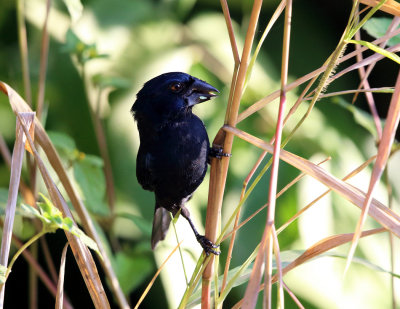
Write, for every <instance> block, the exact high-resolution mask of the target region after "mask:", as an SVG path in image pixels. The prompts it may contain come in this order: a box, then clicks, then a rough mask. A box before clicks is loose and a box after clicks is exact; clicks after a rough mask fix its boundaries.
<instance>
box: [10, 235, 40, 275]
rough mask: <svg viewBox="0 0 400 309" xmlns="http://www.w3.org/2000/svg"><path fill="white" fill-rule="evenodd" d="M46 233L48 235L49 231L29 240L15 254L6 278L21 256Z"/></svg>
mask: <svg viewBox="0 0 400 309" xmlns="http://www.w3.org/2000/svg"><path fill="white" fill-rule="evenodd" d="M46 233H47V231H46V230H45V229H43V230H42V231H41V232H39V233H38V234H36V235H34V236H33V237H32V238H31V239H29V240H28V241H27V242H26V243H25V244H23V246H22V247H21V248H19V250H18V251H17V253H15V255H14V256H13V258H12V260H11V262H10V264H9V265H8V267H7V272H6V278H8V275H9V274H10V272H11V268H12V267H13V265H14V263H15V261H16V260H17V258H18V257H19V256H20V255H21V253H22V252H23V251H24V250H25V249H26V248H28V247H29V246H30V245H31V244H33V243H34V242H35V241H36V240H38V239H39V238H40V237H42V236H43V235H44V234H46Z"/></svg>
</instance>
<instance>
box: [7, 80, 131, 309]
mask: <svg viewBox="0 0 400 309" xmlns="http://www.w3.org/2000/svg"><path fill="white" fill-rule="evenodd" d="M0 90H1V91H3V92H4V93H5V94H7V95H8V97H9V100H10V105H11V108H12V109H13V111H14V113H15V114H17V113H18V112H31V111H32V110H31V108H30V107H29V106H28V105H27V104H26V103H25V101H24V100H23V99H22V98H21V97H20V96H19V95H18V93H16V92H15V91H14V90H13V89H12V88H11V87H10V86H8V85H7V84H6V83H3V82H0ZM35 138H36V140H37V141H38V143H39V145H40V146H41V147H42V149H43V151H44V152H45V154H46V156H47V158H48V160H49V162H50V164H51V166H52V167H53V169H54V171H55V172H56V173H57V176H58V177H59V179H60V181H61V183H62V185H63V187H64V188H65V191H66V192H67V194H68V196H69V198H70V200H71V203H72V205H73V206H74V209H75V211H76V212H77V214H78V216H79V218H80V220H81V223H82V225H83V228H84V230H85V232H86V233H87V234H88V235H89V236H90V237H91V238H93V239H94V240H95V242H96V243H97V246H98V247H99V250H100V253H101V255H102V256H103V259H101V260H100V263H101V265H102V266H103V269H104V271H105V273H106V275H107V277H108V279H109V282H110V285H111V288H112V290H113V294H114V296H115V297H116V300H117V302H118V304H119V305H120V307H121V308H124V309H128V308H129V305H128V302H127V301H126V298H125V295H124V293H123V292H122V289H121V287H120V285H119V282H118V279H117V277H116V275H115V273H114V270H113V269H112V266H111V261H110V259H109V257H108V256H107V252H106V251H105V249H104V246H103V244H102V242H101V239H100V236H99V235H98V233H97V232H96V229H95V228H94V224H93V222H92V220H91V218H90V216H89V213H88V212H87V210H86V208H85V206H84V205H83V203H82V200H81V199H80V198H79V197H78V195H77V193H76V190H75V189H74V187H73V186H72V183H71V181H70V179H69V177H68V175H67V172H66V170H65V169H64V167H63V165H62V163H61V160H60V157H59V156H58V154H57V151H56V149H55V148H54V146H53V144H52V143H51V141H50V138H49V136H48V135H47V133H46V131H45V130H44V128H43V126H42V124H41V123H40V121H39V120H38V119H37V118H35Z"/></svg>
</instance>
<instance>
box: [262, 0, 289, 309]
mask: <svg viewBox="0 0 400 309" xmlns="http://www.w3.org/2000/svg"><path fill="white" fill-rule="evenodd" d="M292 4H293V2H292V0H288V1H286V9H285V28H284V31H283V48H282V49H283V50H282V67H281V93H280V102H279V112H278V118H277V124H276V133H275V136H274V137H275V143H274V153H273V155H272V166H271V178H270V183H269V192H268V200H269V207H268V210H267V222H266V228H267V230H268V231H267V237H268V239H267V241H268V242H269V245H268V246H267V252H266V256H265V266H266V267H265V276H264V284H265V288H264V307H265V308H268V309H270V308H271V303H272V301H271V299H272V295H271V292H272V282H271V277H272V258H273V256H272V252H273V250H272V249H273V247H274V248H275V249H276V250H278V251H279V244H278V240H277V239H276V244H275V246H273V241H274V239H273V235H274V232H276V231H275V207H276V198H277V197H276V191H277V187H278V170H279V154H280V151H281V143H282V131H283V119H284V111H285V106H286V85H287V80H288V71H289V46H290V33H291V24H292ZM275 236H276V234H275ZM275 255H276V257H277V259H276V263H277V264H278V263H280V259H279V258H278V257H279V256H280V254H279V252H275ZM281 268H282V265H279V266H278V269H279V270H280V269H281ZM259 271H260V272H261V269H260V270H259ZM278 274H280V275H281V274H282V273H281V272H280V271H278ZM279 282H280V284H279V285H278V300H280V301H278V307H280V306H282V305H283V303H281V302H283V286H282V276H280V277H279Z"/></svg>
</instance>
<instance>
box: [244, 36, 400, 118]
mask: <svg viewBox="0 0 400 309" xmlns="http://www.w3.org/2000/svg"><path fill="white" fill-rule="evenodd" d="M398 34H400V29H396V30H395V31H393V32H391V33H390V34H387V35H384V36H383V37H381V38H379V39H376V40H374V41H373V42H372V43H373V44H375V45H377V44H379V43H381V42H383V41H385V40H387V39H389V38H392V37H394V36H396V35H398ZM367 49H368V48H366V47H364V46H362V47H361V48H360V50H359V51H353V52H350V53H348V54H346V55H344V56H343V57H342V58H340V59H338V64H340V63H343V62H345V61H347V60H349V59H351V58H352V57H355V56H356V55H357V54H358V53H359V52H362V51H366V50H367ZM388 50H389V49H388ZM389 51H392V52H395V51H396V49H393V48H392V49H391V50H389ZM380 59H383V56H382V57H381V58H380ZM380 59H376V58H375V59H372V60H371V59H370V60H371V61H370V63H372V62H373V61H378V60H380ZM368 64H369V63H368ZM365 65H367V64H365ZM357 68H358V67H357ZM357 68H352V69H353V70H354V69H357ZM326 69H327V65H326V64H324V65H322V66H321V67H320V68H318V69H316V70H314V71H312V72H310V73H308V74H306V75H304V76H303V77H300V78H299V79H297V80H295V81H294V82H292V83H290V84H288V85H287V86H286V91H290V90H293V89H295V88H297V87H298V86H300V85H302V84H303V83H305V82H307V81H308V80H310V79H313V78H318V75H319V74H321V73H323V72H324V71H325V70H326ZM346 73H347V72H346ZM334 78H335V76H332V77H331V79H334ZM279 93H280V90H276V91H274V92H272V93H271V94H269V95H267V96H266V97H264V98H262V99H261V100H259V101H257V102H255V103H254V104H252V105H251V106H249V107H248V108H247V109H245V110H244V111H243V112H241V113H240V114H239V116H238V119H237V123H239V122H241V121H242V120H244V119H246V118H247V117H249V116H251V115H252V114H254V113H256V112H257V111H259V110H260V109H262V108H263V107H265V106H266V105H267V104H268V103H271V102H272V101H273V100H275V99H277V98H278V97H279Z"/></svg>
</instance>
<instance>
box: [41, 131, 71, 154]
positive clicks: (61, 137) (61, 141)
mask: <svg viewBox="0 0 400 309" xmlns="http://www.w3.org/2000/svg"><path fill="white" fill-rule="evenodd" d="M47 134H48V135H49V137H50V139H51V142H52V143H53V145H54V147H56V149H57V150H58V152H60V153H61V154H65V156H66V157H67V159H69V160H74V159H75V158H76V156H77V153H78V151H77V149H76V144H75V141H74V140H73V139H72V138H71V137H70V136H68V135H67V134H65V133H61V132H55V131H47Z"/></svg>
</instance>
